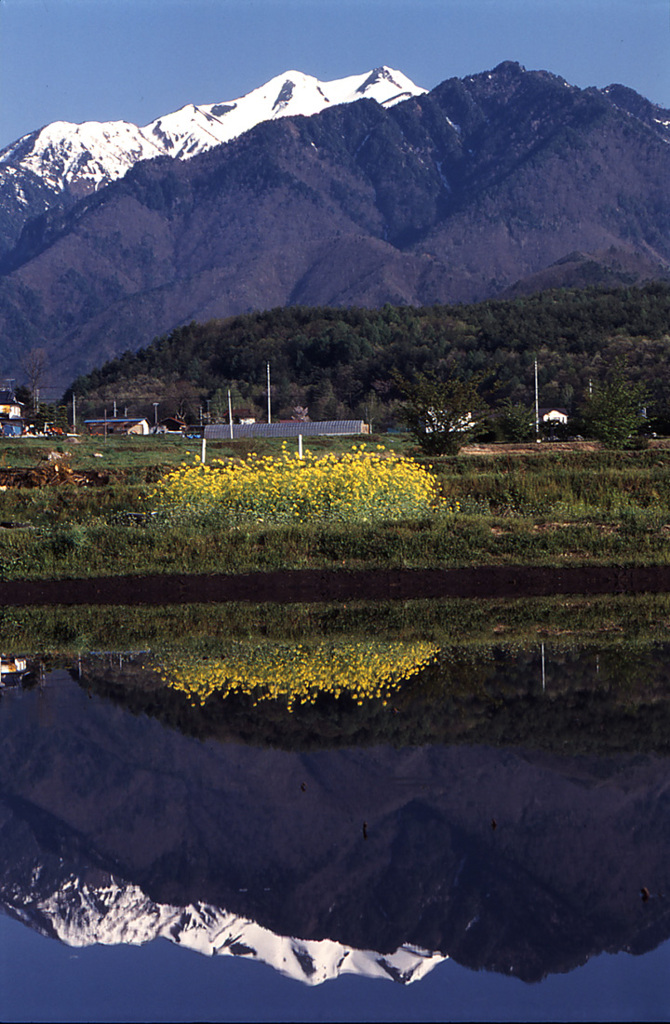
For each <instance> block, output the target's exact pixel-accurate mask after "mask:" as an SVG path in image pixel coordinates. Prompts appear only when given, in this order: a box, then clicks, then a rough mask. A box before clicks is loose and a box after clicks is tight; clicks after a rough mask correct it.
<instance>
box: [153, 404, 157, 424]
mask: <svg viewBox="0 0 670 1024" xmlns="http://www.w3.org/2000/svg"><path fill="white" fill-rule="evenodd" d="M152 404H153V407H154V426H155V427H157V426H158V402H153V403H152Z"/></svg>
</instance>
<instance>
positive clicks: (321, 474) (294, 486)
mask: <svg viewBox="0 0 670 1024" xmlns="http://www.w3.org/2000/svg"><path fill="white" fill-rule="evenodd" d="M153 497H154V498H155V499H156V501H157V505H158V509H159V511H161V512H163V513H164V514H165V515H166V516H168V517H170V516H172V517H177V518H182V517H185V516H186V517H189V518H190V519H191V520H195V521H211V520H212V519H215V520H217V521H220V522H221V525H225V524H226V523H227V524H229V525H235V524H236V523H240V522H258V523H306V522H341V523H348V522H357V523H363V522H375V521H376V522H379V521H381V520H399V519H416V518H421V517H422V516H426V515H428V514H429V513H431V512H432V511H434V510H435V509H436V508H438V507H439V506H440V498H439V492H438V487H437V484H436V482H435V480H434V478H433V476H432V475H431V474H430V473H429V472H428V471H427V470H426V469H424V467H423V466H421V465H419V464H418V463H417V462H414V461H413V460H412V459H408V458H403V457H401V456H398V455H388V454H386V453H384V454H382V453H381V452H367V451H365V450H364V447H363V446H361V448H359V449H354V450H353V451H352V452H350V453H348V454H346V455H325V456H315V455H311V454H310V453H306V454H305V457H304V458H302V459H300V458H297V457H296V455H295V454H292V453H291V454H289V453H288V451H287V450H286V448H284V450H283V452H282V454H281V455H279V456H263V457H258V456H253V455H252V456H251V457H250V458H249V459H248V460H246V461H244V462H237V461H233V460H232V459H225V460H224V459H221V460H217V461H215V462H214V463H213V464H212V465H211V466H207V465H204V466H203V465H201V464H200V463H199V462H197V463H195V464H192V465H187V464H186V463H182V465H181V466H180V467H179V468H178V469H176V470H174V471H173V472H172V473H169V474H168V475H167V476H166V477H164V478H163V480H161V481H160V483H159V485H158V487H157V490H156V491H155V492H154V495H153Z"/></svg>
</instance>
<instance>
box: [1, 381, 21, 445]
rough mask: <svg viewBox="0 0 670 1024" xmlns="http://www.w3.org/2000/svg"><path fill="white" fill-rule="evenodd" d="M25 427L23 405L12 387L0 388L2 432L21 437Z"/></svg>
mask: <svg viewBox="0 0 670 1024" xmlns="http://www.w3.org/2000/svg"><path fill="white" fill-rule="evenodd" d="M24 427H25V421H24V418H23V405H22V404H21V402H18V401H17V400H16V396H15V395H14V391H13V390H12V388H0V432H1V433H2V436H3V437H20V436H21V434H22V433H23V430H24Z"/></svg>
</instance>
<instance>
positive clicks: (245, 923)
mask: <svg viewBox="0 0 670 1024" xmlns="http://www.w3.org/2000/svg"><path fill="white" fill-rule="evenodd" d="M45 867H46V865H45V864H44V862H43V864H42V866H41V869H40V870H39V872H38V873H37V876H36V877H34V878H33V880H32V883H31V885H30V890H29V891H23V892H16V891H14V892H13V893H5V894H4V899H5V900H6V903H5V909H7V910H8V911H9V913H10V914H12V916H13V917H16V918H17V919H19V920H21V921H23V922H25V923H26V924H28V925H30V926H31V927H33V928H35V929H36V930H37V931H39V932H41V933H42V934H43V935H48V936H53V937H56V938H58V939H60V940H61V942H65V943H67V945H69V946H75V947H81V946H90V945H93V944H94V943H100V944H102V945H116V944H118V943H124V944H129V945H141V944H143V943H145V942H151V941H152V940H153V939H157V938H164V939H168V940H169V941H170V942H174V943H176V944H177V945H180V946H182V947H184V948H185V949H191V950H194V951H195V952H197V953H204V954H205V955H207V956H226V955H227V956H238V957H246V958H248V959H252V960H256V961H258V962H259V963H265V964H269V965H270V966H271V967H273V968H274V969H275V970H276V971H278V972H279V973H280V974H283V975H285V976H286V977H289V978H293V979H294V980H296V981H302V982H305V983H307V984H309V985H320V984H321V983H322V982H324V981H328V980H330V979H332V978H337V977H339V976H340V975H342V974H356V975H358V976H359V977H365V978H386V979H392V980H393V981H397V982H400V983H401V984H408V983H409V982H412V981H418V980H419V979H420V978H422V977H424V976H425V975H426V974H427V973H428V972H429V971H431V970H432V969H433V967H435V966H436V965H437V964H438V963H440V962H442V960H443V959H444V957H441V956H439V955H431V954H430V953H428V952H426V951H425V950H421V949H416V948H414V947H412V946H403V947H402V948H401V949H398V950H396V951H395V952H394V953H391V954H389V955H387V956H381V955H380V954H378V953H375V952H373V951H371V950H360V949H353V948H351V947H347V946H343V945H342V944H341V943H339V942H332V941H330V940H329V939H322V940H320V941H314V940H311V941H310V940H309V939H302V940H301V939H294V938H290V937H287V936H282V935H275V934H274V933H273V932H271V931H269V929H267V928H263V927H261V925H258V924H256V923H255V922H254V921H249V920H245V919H244V918H241V917H237V916H236V915H235V914H229V913H226V911H225V910H222V909H220V908H219V907H212V906H209V905H208V904H205V903H199V904H198V905H197V906H194V905H191V906H188V907H174V906H170V905H169V904H161V903H154V902H153V901H152V900H150V899H149V898H148V897H147V896H145V894H144V893H143V892H142V890H141V889H140V888H138V887H137V886H136V885H123V884H119V883H118V882H117V881H116V880H115V879H114V878H113V877H111V876H107V877H105V878H100V879H99V880H98V884H97V885H94V884H92V882H83V883H82V881H81V880H80V879H79V878H77V877H75V876H72V875H70V876H67V877H66V878H65V880H64V881H61V882H60V885H59V887H58V888H57V889H55V891H53V892H49V891H48V887H47V891H43V890H44V881H45V878H44V876H45V875H48V876H49V878H50V881H51V882H53V879H54V876H55V877H58V875H59V872H58V870H57V868H56V866H55V865H50V867H51V868H56V870H55V871H54V872H53V873H52V872H51V871H45ZM60 873H62V872H60ZM40 890H42V892H40Z"/></svg>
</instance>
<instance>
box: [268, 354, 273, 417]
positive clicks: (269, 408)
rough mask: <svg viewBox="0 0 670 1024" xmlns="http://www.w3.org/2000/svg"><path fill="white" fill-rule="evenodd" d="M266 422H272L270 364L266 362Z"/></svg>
mask: <svg viewBox="0 0 670 1024" xmlns="http://www.w3.org/2000/svg"><path fill="white" fill-rule="evenodd" d="M268 423H272V408H271V402H270V364H269V363H268Z"/></svg>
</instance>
